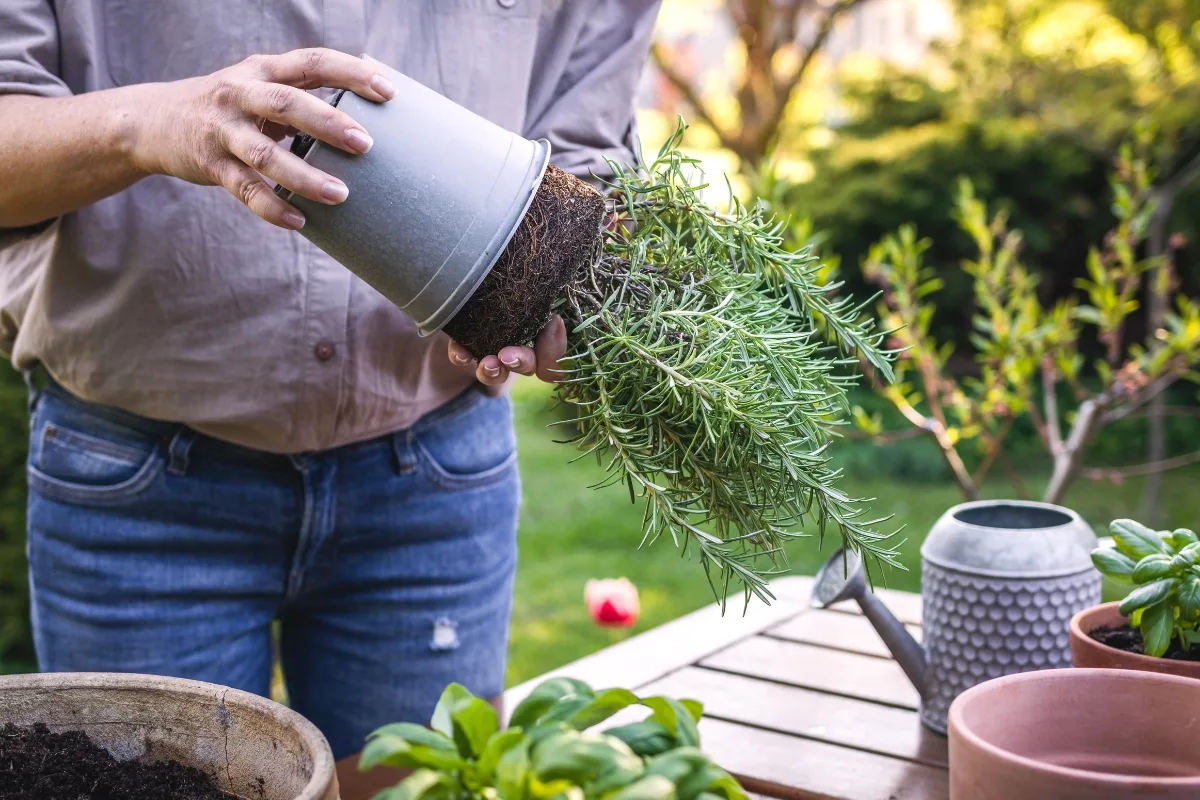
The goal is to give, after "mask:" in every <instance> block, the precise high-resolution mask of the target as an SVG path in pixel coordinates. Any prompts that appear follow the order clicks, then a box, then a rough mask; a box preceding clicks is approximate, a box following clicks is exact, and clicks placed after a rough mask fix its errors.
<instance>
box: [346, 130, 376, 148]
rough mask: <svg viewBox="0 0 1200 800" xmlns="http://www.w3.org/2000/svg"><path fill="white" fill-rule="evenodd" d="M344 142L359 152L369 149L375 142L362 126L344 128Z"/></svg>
mask: <svg viewBox="0 0 1200 800" xmlns="http://www.w3.org/2000/svg"><path fill="white" fill-rule="evenodd" d="M345 139H346V144H348V145H350V149H351V150H354V151H356V152H359V153H365V152H367V151H368V150H370V149H371V145H373V144H375V140H374V139H372V138H371V137H370V136H368V135H367V132H366V131H364V130H363V129H362V128H346V136H345Z"/></svg>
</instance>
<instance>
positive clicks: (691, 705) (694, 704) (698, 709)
mask: <svg viewBox="0 0 1200 800" xmlns="http://www.w3.org/2000/svg"><path fill="white" fill-rule="evenodd" d="M679 705H681V706H683V707H684V708H686V709H687V710H688V713H689V714H691V715H692V720H693V721H694V722H699V721H700V718H701V717H703V716H704V704H703V703H701V702H700V701H699V700H689V699H688V698H686V697H683V698H680V700H679Z"/></svg>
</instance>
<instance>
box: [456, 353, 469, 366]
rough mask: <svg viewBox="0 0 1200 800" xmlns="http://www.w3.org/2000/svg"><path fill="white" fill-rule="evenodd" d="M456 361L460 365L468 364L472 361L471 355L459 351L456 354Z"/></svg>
mask: <svg viewBox="0 0 1200 800" xmlns="http://www.w3.org/2000/svg"><path fill="white" fill-rule="evenodd" d="M454 363H455V364H458V365H459V366H460V367H464V366H466V365H467V364H470V363H471V357H470V356H464V355H463V354H462V353H458V354H457V355H455V356H454Z"/></svg>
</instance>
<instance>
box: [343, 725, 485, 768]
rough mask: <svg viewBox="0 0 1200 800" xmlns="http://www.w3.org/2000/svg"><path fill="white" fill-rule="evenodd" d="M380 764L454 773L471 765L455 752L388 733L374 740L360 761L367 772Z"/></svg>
mask: <svg viewBox="0 0 1200 800" xmlns="http://www.w3.org/2000/svg"><path fill="white" fill-rule="evenodd" d="M380 764H382V765H384V766H387V767H399V768H401V769H417V768H420V767H428V768H429V769H436V770H452V769H461V768H462V767H464V766H466V764H467V762H466V761H464V760H463V759H461V758H460V757H459V756H458V753H456V752H454V751H453V750H450V751H446V750H441V749H438V748H434V747H426V746H424V745H419V744H410V743H409V742H408V741H407V740H405V739H402V738H400V737H399V736H389V735H386V734H385V735H380V736H375V737H373V738H372V739H370V740H369V741H368V742H367V744H366V746H365V747H364V748H363V751H362V754H361V755H360V756H359V759H358V768H359V769H360V770H362V771H364V772H365V771H367V770H369V769H371V768H373V767H375V766H378V765H380Z"/></svg>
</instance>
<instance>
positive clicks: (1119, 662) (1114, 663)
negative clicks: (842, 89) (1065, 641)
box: [1071, 602, 1200, 679]
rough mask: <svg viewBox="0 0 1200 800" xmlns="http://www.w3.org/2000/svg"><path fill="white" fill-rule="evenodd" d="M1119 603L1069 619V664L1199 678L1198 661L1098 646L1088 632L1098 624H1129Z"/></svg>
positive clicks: (1080, 613) (1199, 662) (1100, 607)
mask: <svg viewBox="0 0 1200 800" xmlns="http://www.w3.org/2000/svg"><path fill="white" fill-rule="evenodd" d="M1119 605H1120V603H1119V602H1113V603H1103V604H1101V605H1098V606H1092V607H1091V608H1085V609H1084V610H1083V611H1080V612H1079V613H1078V614H1076V615H1075V616H1074V617H1072V618H1071V663H1072V664H1073V665H1074V666H1076V667H1100V668H1104V669H1140V670H1145V671H1147V672H1161V673H1163V674H1165V675H1182V676H1183V677H1185V678H1196V679H1200V661H1179V660H1176V659H1173V658H1154V657H1152V656H1147V655H1142V654H1141V653H1130V652H1129V651H1128V650H1118V649H1117V648H1115V647H1109V646H1108V645H1106V644H1101V643H1100V642H1097V641H1096V640H1095V639H1093V638H1092V637H1091V636H1088V633H1089V632H1091V631H1092V630H1093V629H1095V628H1099V627H1100V626H1101V625H1108V626H1109V627H1111V628H1119V627H1120V626H1122V625H1125V624H1127V623H1128V622H1129V618H1128V617H1124V616H1122V615H1121V612H1120V611H1118V610H1117V606H1119Z"/></svg>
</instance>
